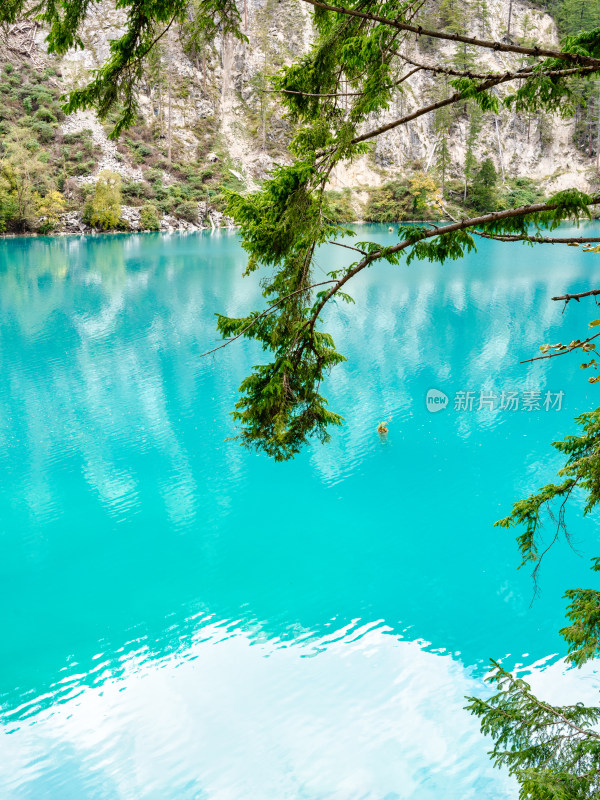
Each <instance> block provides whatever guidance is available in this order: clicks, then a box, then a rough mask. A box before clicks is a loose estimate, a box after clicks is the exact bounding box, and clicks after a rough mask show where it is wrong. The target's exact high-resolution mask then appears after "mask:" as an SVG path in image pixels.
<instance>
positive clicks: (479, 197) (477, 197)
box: [469, 158, 498, 211]
mask: <svg viewBox="0 0 600 800" xmlns="http://www.w3.org/2000/svg"><path fill="white" fill-rule="evenodd" d="M497 183H498V174H497V172H496V167H495V166H494V162H493V161H492V159H491V158H486V159H484V161H483V163H482V164H481V167H480V169H479V171H478V172H477V174H476V175H475V179H474V180H473V186H472V187H471V190H470V193H469V197H470V201H471V204H472V205H473V207H474V208H475V209H476V210H477V211H495V210H496V208H497V207H498V196H497V192H496V184H497Z"/></svg>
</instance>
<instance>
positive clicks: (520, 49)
mask: <svg viewBox="0 0 600 800" xmlns="http://www.w3.org/2000/svg"><path fill="white" fill-rule="evenodd" d="M302 2H303V3H308V4H309V5H311V6H314V7H315V8H321V9H323V10H324V11H333V12H336V13H338V14H346V15H348V16H351V17H359V18H361V19H364V20H369V21H371V22H379V23H381V24H382V25H389V26H390V27H392V28H396V29H397V30H400V31H407V32H408V33H416V34H417V35H418V36H426V37H428V38H431V39H443V40H446V41H451V42H461V43H462V44H470V45H473V46H474V47H481V48H484V49H488V50H495V51H496V52H502V53H520V54H521V55H525V56H534V57H544V58H558V59H560V60H562V61H572V62H574V63H579V64H585V65H589V66H595V67H597V68H600V59H597V58H592V57H591V56H584V55H582V54H580V53H570V52H568V51H567V52H565V51H563V50H552V49H549V48H546V47H524V46H521V45H516V44H508V43H506V42H494V41H490V40H488V39H478V38H476V37H473V36H463V35H462V34H460V33H445V32H444V31H438V30H430V29H428V28H423V26H422V25H411V24H410V23H408V22H400V21H399V20H395V19H389V18H388V17H382V16H379V15H378V14H371V13H369V12H366V11H357V10H355V9H352V8H345V7H343V6H332V5H329V4H327V3H323V2H321V1H320V0H302Z"/></svg>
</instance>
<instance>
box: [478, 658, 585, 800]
mask: <svg viewBox="0 0 600 800" xmlns="http://www.w3.org/2000/svg"><path fill="white" fill-rule="evenodd" d="M490 681H491V682H492V684H494V685H495V687H496V689H497V693H496V694H495V695H493V696H492V697H490V698H489V699H488V700H481V699H479V698H476V697H470V698H468V700H469V705H468V706H467V709H468V710H469V711H470V712H471V713H472V714H475V715H476V716H477V717H479V718H480V720H481V731H482V733H484V734H485V735H487V736H490V737H491V738H492V739H493V740H494V748H493V750H492V752H491V756H492V760H493V762H494V764H495V765H496V766H498V767H506V768H508V771H509V773H510V774H511V775H514V776H515V777H516V778H517V780H518V781H519V798H520V800H591V799H592V798H594V797H598V794H599V793H600V734H599V733H598V732H597V731H596V730H594V728H595V727H596V725H597V724H598V722H599V721H600V708H586V707H584V706H582V705H580V704H578V705H574V706H552V705H550V704H549V703H545V702H543V701H542V700H540V699H538V698H537V697H536V696H535V695H534V694H533V693H532V692H531V687H530V686H529V684H528V683H526V682H525V681H524V680H520V679H518V678H515V677H513V676H512V675H511V674H510V673H508V672H506V671H505V670H504V669H503V668H502V667H501V666H500V665H499V664H497V663H496V662H493V672H492V675H491V678H490Z"/></svg>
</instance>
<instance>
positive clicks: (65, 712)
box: [0, 225, 600, 800]
mask: <svg viewBox="0 0 600 800" xmlns="http://www.w3.org/2000/svg"><path fill="white" fill-rule="evenodd" d="M596 227H598V226H596ZM592 229H594V226H591V225H590V226H588V230H592ZM595 235H598V231H597V230H596V231H595ZM368 236H371V237H373V238H374V239H376V240H377V241H381V242H383V243H391V241H392V240H393V238H394V234H391V233H389V232H388V230H387V226H379V227H378V226H369V227H365V228H362V229H360V230H358V229H357V236H356V239H357V240H359V239H364V238H367V237H368ZM347 256H348V251H344V250H342V249H340V248H334V247H329V248H327V249H323V250H321V251H320V253H319V255H318V262H319V271H318V273H317V276H318V277H320V276H321V275H324V273H326V272H327V271H328V270H330V269H332V268H334V267H336V266H342V265H343V264H344V263H347ZM244 265H245V258H244V254H243V251H242V250H241V248H240V247H239V245H238V242H237V239H236V237H235V236H234V235H233V234H227V233H220V234H219V233H217V234H215V235H212V236H210V235H203V234H198V235H159V234H156V235H152V234H150V235H138V236H95V237H87V238H84V237H82V238H76V237H68V238H56V239H50V238H36V239H19V240H4V241H0V475H1V478H0V608H1V614H2V636H1V638H0V797H1V798H3V800H29V799H30V800H45V799H46V798H48V799H50V800H71V799H72V800H88V799H89V800H117V798H118V799H119V800H125V799H127V800H129V798H132V799H137V798H143V799H144V800H146V798H148V799H149V798H152V800H171V799H173V800H175V798H177V800H188V799H191V798H194V799H195V800H196V799H197V800H200V799H201V800H242V798H243V799H244V800H285V799H287V798H289V799H290V800H295V799H296V798H298V799H299V798H302V799H303V800H358V798H360V799H361V800H367V799H368V800H434V798H435V800H438V799H439V798H440V797H444V798H445V800H467V799H468V798H486V800H509V799H510V800H512V799H513V798H516V788H515V785H514V784H513V783H512V781H511V780H510V779H509V778H508V777H507V776H506V775H504V774H503V773H501V772H499V771H497V770H493V769H492V768H491V766H490V764H489V761H488V758H487V756H486V751H487V750H488V749H489V746H490V743H489V742H488V741H486V740H484V739H483V738H482V737H481V736H480V735H479V731H478V725H477V722H476V721H475V720H474V719H472V718H471V717H470V716H469V714H468V713H467V712H465V711H464V710H463V706H464V704H465V701H464V696H465V695H469V694H481V693H484V692H485V691H486V688H485V684H484V681H483V678H484V675H485V673H486V671H487V665H488V663H489V658H491V657H493V658H497V659H502V660H503V663H504V664H505V665H508V666H509V667H510V668H518V669H522V670H523V673H524V674H526V675H528V676H529V677H528V679H530V680H531V682H532V683H533V685H534V688H535V689H536V690H538V691H539V692H540V693H542V694H544V696H545V697H547V698H548V699H549V700H551V701H554V702H575V701H577V700H586V701H588V702H593V703H595V702H596V701H597V689H598V678H597V676H596V674H595V672H594V670H593V669H591V668H590V669H587V670H583V671H579V672H578V671H573V670H569V671H565V667H564V664H563V663H562V662H561V660H560V656H561V655H564V647H563V643H562V640H561V639H560V637H559V636H558V633H557V631H558V629H559V628H560V627H561V626H562V624H563V620H564V601H563V600H562V599H561V596H562V594H563V592H564V591H565V590H566V589H567V588H570V587H573V586H577V585H590V586H591V585H593V576H592V574H591V573H590V572H589V559H590V557H591V556H592V555H598V548H597V547H596V546H595V543H596V531H597V520H595V519H594V518H593V517H591V518H589V519H587V520H582V519H581V518H580V515H579V510H580V506H578V505H577V501H576V503H575V505H574V507H573V508H572V509H571V512H570V515H569V518H568V521H569V526H570V530H571V532H572V534H573V536H574V540H575V543H576V545H577V549H578V553H574V552H573V551H571V550H570V549H569V548H568V547H566V546H564V545H562V544H561V545H558V546H556V547H555V548H554V549H553V550H552V551H551V552H550V553H549V554H548V556H547V559H546V560H545V562H544V566H543V569H542V574H541V579H540V591H541V593H540V596H539V597H538V598H537V599H536V600H535V602H534V603H533V604H531V600H532V590H533V589H532V582H531V578H530V576H529V574H528V573H527V572H526V571H525V570H521V571H517V566H518V563H519V559H518V553H517V548H516V545H515V542H514V537H515V534H514V532H511V531H504V530H501V529H498V528H494V527H493V523H494V521H495V520H496V519H498V518H499V517H500V516H504V515H505V514H506V513H508V511H509V510H510V507H511V504H512V502H513V501H514V500H516V499H518V498H520V497H522V496H523V495H524V494H525V493H526V492H529V491H530V490H532V489H533V488H536V487H537V486H540V485H543V484H544V483H547V482H548V481H549V480H551V479H552V478H553V476H554V474H555V472H556V469H557V468H558V467H559V466H560V458H559V457H558V456H557V455H555V454H554V452H553V451H552V449H551V448H550V446H549V444H550V442H551V441H554V440H555V439H557V438H561V437H562V436H564V435H566V434H568V433H574V432H575V425H574V423H573V418H574V417H575V416H576V415H577V414H578V413H581V412H583V411H586V410H590V409H591V408H594V407H596V406H597V405H599V404H600V403H599V401H598V392H599V391H600V390H598V389H597V388H595V387H593V386H590V385H589V384H588V383H587V379H586V377H587V376H586V373H585V372H583V371H582V370H580V369H579V363H580V361H581V359H580V358H578V357H574V358H573V357H565V358H560V359H552V360H550V361H539V362H536V363H535V364H534V365H520V364H519V362H520V361H521V360H522V359H524V358H528V357H530V356H532V355H535V354H536V353H538V352H539V350H538V347H539V345H540V344H541V343H544V342H557V341H560V340H562V341H565V340H566V341H570V339H572V338H575V337H576V336H578V337H581V335H582V334H583V333H584V332H585V330H586V328H587V324H588V322H589V320H590V319H592V318H593V317H594V316H600V314H599V313H598V311H597V310H596V309H594V306H593V303H592V302H589V304H585V303H584V302H582V303H580V304H571V306H570V307H569V308H568V309H567V311H566V312H565V313H564V315H563V314H562V313H561V312H562V306H561V305H559V304H557V303H553V302H552V301H551V300H550V298H551V297H552V296H553V295H556V294H562V293H564V292H565V291H578V290H579V291H582V290H587V289H589V288H595V287H597V286H600V259H599V258H598V256H595V255H594V254H585V253H583V252H581V250H578V249H575V248H559V247H552V246H545V247H538V248H535V249H532V248H529V247H524V246H522V245H520V244H514V245H499V244H496V243H493V242H485V241H484V242H483V243H482V244H481V246H480V250H479V252H478V254H476V255H475V254H472V255H470V256H468V257H467V258H465V259H464V260H463V261H460V262H454V263H449V264H447V265H445V266H439V265H431V264H422V263H413V264H412V265H411V266H410V267H408V268H407V267H406V266H405V265H401V266H397V267H392V266H389V265H387V266H386V265H384V266H376V267H373V268H371V269H370V270H367V271H364V272H363V273H361V274H360V275H359V276H358V277H357V278H356V279H354V281H353V283H352V284H351V285H350V287H349V291H350V293H351V294H353V296H354V298H355V300H356V305H354V306H347V305H343V304H342V305H336V306H332V308H331V309H330V310H329V311H328V313H327V318H326V322H327V325H328V329H329V330H331V332H332V333H333V335H334V338H335V340H336V343H337V345H338V347H339V349H340V350H341V351H342V352H343V353H344V354H345V355H346V356H347V357H348V362H347V363H346V364H344V365H342V366H341V367H339V368H337V369H336V370H335V371H334V373H333V374H332V375H331V377H330V378H329V380H328V383H327V386H326V387H325V394H326V395H327V396H328V398H329V399H330V404H331V407H332V408H333V409H334V410H335V411H338V412H340V413H341V414H343V415H344V417H345V419H346V422H345V425H344V427H343V428H342V429H340V430H339V431H336V432H335V433H334V435H333V439H332V441H331V443H330V444H329V445H326V446H325V447H323V446H320V445H315V446H313V447H310V448H308V449H307V450H306V451H305V452H304V453H302V454H301V455H300V456H299V457H298V458H296V459H295V461H293V462H291V463H286V464H274V463H272V462H270V461H269V460H268V459H267V458H266V457H264V456H259V455H255V454H252V453H249V452H246V451H244V450H242V449H241V448H240V447H239V446H238V445H237V444H236V443H235V442H232V441H228V437H230V436H232V435H233V433H234V428H233V425H232V422H231V420H230V417H229V416H228V412H229V411H230V410H231V409H232V407H233V404H234V402H235V398H236V390H237V387H238V385H239V383H240V381H241V380H242V378H243V377H244V376H245V375H246V374H247V372H248V369H249V366H250V365H252V364H253V363H257V361H258V360H260V358H261V357H262V355H261V354H260V353H259V352H258V351H257V350H256V349H255V348H254V347H253V345H251V344H248V343H242V342H240V343H237V344H235V345H233V346H232V347H230V348H227V349H225V350H223V351H220V352H219V353H218V354H216V355H215V356H211V357H209V358H205V359H201V358H200V357H199V356H200V354H201V353H203V352H204V351H205V350H207V349H209V348H210V347H211V346H214V345H215V343H216V342H215V339H216V333H215V326H214V320H215V318H214V314H215V312H225V313H228V314H231V315H237V314H239V315H241V314H243V313H245V312H247V311H249V310H251V309H252V308H255V307H257V304H258V303H260V297H259V295H260V287H259V283H258V279H259V277H260V276H256V275H254V276H253V277H251V278H245V279H242V278H241V272H242V270H243V267H244ZM323 279H325V278H324V277H323ZM432 389H435V390H438V391H439V392H441V393H443V394H444V395H446V396H447V397H448V405H447V407H446V408H445V409H443V410H442V411H439V412H437V413H431V411H430V410H429V409H428V407H427V405H426V397H427V393H428V391H429V390H432ZM503 392H504V394H505V397H504V401H505V405H510V404H511V402H512V405H513V408H512V409H509V408H504V409H503V408H500V401H501V400H502V393H503ZM461 393H464V394H461ZM467 393H469V394H467ZM509 393H513V394H512V398H513V399H512V401H511V402H509V400H508V398H509ZM494 398H495V399H494ZM515 402H518V404H519V405H518V408H516V409H515V408H514V403H515ZM471 404H472V408H471ZM456 406H459V408H457V407H456ZM465 406H466V408H465ZM383 419H389V420H390V422H389V433H388V435H387V436H386V437H383V438H382V437H380V436H379V435H378V434H377V432H376V427H377V424H378V422H379V421H380V420H383ZM551 533H552V528H551V526H550V525H549V526H548V528H547V534H548V535H551Z"/></svg>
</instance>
